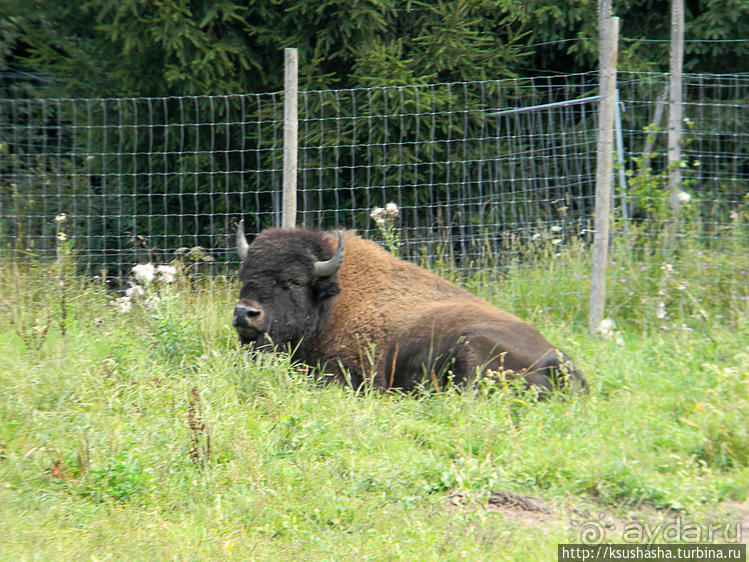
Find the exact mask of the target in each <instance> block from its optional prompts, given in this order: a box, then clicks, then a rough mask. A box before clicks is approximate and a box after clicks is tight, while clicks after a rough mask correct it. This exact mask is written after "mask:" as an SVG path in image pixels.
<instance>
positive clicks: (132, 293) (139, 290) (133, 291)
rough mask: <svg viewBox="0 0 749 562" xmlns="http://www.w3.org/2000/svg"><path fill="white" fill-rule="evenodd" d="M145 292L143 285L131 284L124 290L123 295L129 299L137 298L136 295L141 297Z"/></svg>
mask: <svg viewBox="0 0 749 562" xmlns="http://www.w3.org/2000/svg"><path fill="white" fill-rule="evenodd" d="M145 294H146V292H145V291H144V290H143V287H141V286H140V285H133V286H132V287H128V288H127V290H126V291H125V296H127V297H129V298H131V299H137V298H138V297H142V296H143V295H145Z"/></svg>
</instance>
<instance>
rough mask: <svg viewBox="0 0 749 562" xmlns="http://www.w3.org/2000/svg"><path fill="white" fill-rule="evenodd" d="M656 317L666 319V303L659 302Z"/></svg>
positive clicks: (656, 306) (656, 307)
mask: <svg viewBox="0 0 749 562" xmlns="http://www.w3.org/2000/svg"><path fill="white" fill-rule="evenodd" d="M655 317H656V318H659V319H663V318H665V317H666V303H664V302H663V301H658V304H656V305H655Z"/></svg>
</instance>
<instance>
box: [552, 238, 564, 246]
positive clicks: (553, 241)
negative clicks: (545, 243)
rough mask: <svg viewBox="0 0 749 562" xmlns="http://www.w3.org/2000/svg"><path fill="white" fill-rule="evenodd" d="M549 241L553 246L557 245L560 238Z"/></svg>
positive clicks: (559, 242) (560, 240)
mask: <svg viewBox="0 0 749 562" xmlns="http://www.w3.org/2000/svg"><path fill="white" fill-rule="evenodd" d="M551 243H552V244H554V245H555V246H559V244H561V243H562V239H561V238H554V240H552V241H551Z"/></svg>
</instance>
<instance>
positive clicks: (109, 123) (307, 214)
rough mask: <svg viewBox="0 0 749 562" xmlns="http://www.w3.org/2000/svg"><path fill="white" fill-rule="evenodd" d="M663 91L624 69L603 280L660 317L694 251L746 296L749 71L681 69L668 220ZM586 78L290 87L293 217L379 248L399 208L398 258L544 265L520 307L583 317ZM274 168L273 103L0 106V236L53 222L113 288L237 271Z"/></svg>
mask: <svg viewBox="0 0 749 562" xmlns="http://www.w3.org/2000/svg"><path fill="white" fill-rule="evenodd" d="M667 83H668V77H667V75H664V74H644V75H643V74H629V73H620V74H619V88H620V97H621V100H622V105H623V110H624V111H623V112H622V127H623V139H624V146H625V148H624V155H623V159H622V161H623V166H624V167H625V170H626V172H627V184H626V185H625V186H620V189H619V192H618V193H617V198H616V209H615V213H614V214H615V219H616V238H615V240H616V242H615V245H617V246H621V247H622V248H623V250H622V251H624V252H626V253H627V255H628V256H629V258H630V259H629V260H628V262H627V263H628V265H627V268H628V269H627V271H622V273H621V274H618V273H616V272H617V264H614V267H613V268H612V276H613V277H612V280H613V285H614V289H613V293H614V295H616V296H615V298H614V300H613V301H612V302H613V304H612V306H616V307H621V308H631V307H637V306H642V305H643V302H645V303H646V304H647V306H652V307H654V314H655V315H656V317H658V315H659V310H660V309H659V306H660V303H661V301H663V300H664V299H665V298H666V295H665V294H663V291H664V290H665V291H666V293H668V291H669V290H671V289H670V287H666V286H665V285H664V283H665V282H664V278H665V277H664V275H665V274H664V271H665V270H663V269H661V268H662V267H665V265H668V266H669V267H671V268H672V270H673V271H676V272H677V273H678V272H679V267H678V266H679V263H680V262H679V260H682V261H684V260H685V259H686V258H684V257H683V256H685V255H686V256H688V254H689V250H693V253H694V254H696V256H698V255H699V254H698V253H699V252H703V255H704V252H713V253H715V252H718V251H720V255H721V256H723V258H724V259H720V260H718V259H715V260H712V261H710V264H711V265H710V266H709V267H708V269H705V268H704V267H702V270H700V263H699V262H700V260H699V259H698V258H697V257H695V260H694V263H693V264H692V263H691V262H689V263H690V264H691V265H690V266H689V267H690V270H691V269H692V268H696V269H695V270H694V271H692V272H691V273H690V281H691V282H692V283H693V285H692V286H694V284H696V285H699V284H710V285H711V286H716V284H718V283H720V284H722V285H721V286H720V288H719V290H718V291H717V292H716V291H713V292H711V297H710V298H713V297H714V298H717V299H729V300H730V299H734V300H735V299H741V298H743V297H745V296H746V295H747V278H746V271H747V269H749V264H747V260H748V258H747V248H746V230H745V227H744V224H745V223H746V219H747V216H746V213H747V204H748V203H749V202H748V201H747V185H748V182H749V156H748V155H749V150H747V149H748V148H749V132H748V131H747V130H746V126H745V123H746V122H747V121H748V120H747V117H749V115H747V112H748V110H749V77H747V76H744V75H735V76H723V75H687V76H685V100H686V103H685V107H684V115H686V116H687V122H686V127H685V146H684V149H683V155H684V166H685V168H684V177H685V185H686V188H685V189H686V191H687V192H688V193H690V194H691V196H692V198H693V199H692V201H690V202H689V204H688V205H687V206H685V207H684V211H683V212H680V213H679V214H678V215H677V214H674V213H673V212H670V211H669V209H668V206H667V204H666V203H665V202H666V201H667V197H664V193H665V186H666V179H665V176H666V174H667V169H666V168H667V167H666V164H665V152H666V151H665V148H664V146H665V136H666V132H665V127H664V125H662V123H665V120H664V119H663V118H661V117H659V115H663V113H664V111H663V110H662V104H663V100H664V99H666V98H665V95H664V92H665V87H666V86H667ZM597 86H598V77H597V74H596V73H591V74H579V75H568V76H553V77H543V78H532V79H527V78H524V79H511V80H496V81H484V82H467V83H450V84H433V85H419V86H397V87H382V88H361V89H351V90H329V91H306V92H300V94H299V196H298V197H299V200H298V208H299V220H298V222H299V223H300V224H301V225H304V226H307V227H313V228H342V227H343V228H353V229H357V230H358V231H359V232H361V233H362V234H363V235H364V236H366V237H371V238H376V239H379V238H381V234H380V232H379V231H378V229H377V226H376V224H375V222H374V221H373V220H372V218H371V216H370V213H371V211H372V210H373V208H375V207H384V206H385V205H386V204H387V203H395V204H396V205H397V206H398V208H399V218H398V223H397V225H396V226H397V228H398V231H399V234H400V242H401V247H400V254H401V256H402V257H405V258H406V259H410V260H414V261H417V262H419V263H422V264H424V265H429V266H431V267H433V268H436V269H438V270H442V271H443V272H448V273H450V274H452V275H455V276H456V277H457V278H458V279H460V280H462V281H464V282H466V283H469V282H471V281H472V280H476V279H478V278H480V279H482V280H484V281H486V280H490V281H496V280H498V279H501V278H506V277H507V274H508V271H509V270H510V269H512V268H515V269H518V268H519V269H522V268H523V266H524V265H530V264H531V263H536V262H537V261H538V260H547V261H548V263H549V264H550V266H549V268H548V270H547V278H546V279H545V280H544V281H545V283H546V289H545V293H544V297H543V299H542V301H543V302H541V303H540V302H538V300H534V301H533V302H527V301H526V299H525V298H524V295H523V294H522V293H523V287H522V285H518V288H517V291H516V293H515V296H514V297H513V299H512V300H513V302H512V307H513V309H516V310H523V309H532V310H536V311H537V310H539V307H542V308H548V306H566V307H568V308H569V307H573V306H575V305H574V304H573V303H575V302H577V303H578V304H577V306H578V307H579V306H580V305H579V303H582V302H585V303H587V291H588V288H589V287H588V285H586V283H587V280H586V271H585V270H584V268H576V269H575V270H574V271H571V270H569V269H564V268H561V269H558V270H557V271H558V274H559V275H560V276H563V277H564V281H563V282H562V280H561V278H559V277H556V278H555V274H554V273H553V272H554V271H555V270H554V267H557V266H556V265H554V264H556V263H562V262H564V260H565V259H566V256H567V255H568V254H569V253H570V252H577V253H578V254H579V255H581V256H582V259H583V260H584V259H585V251H586V249H587V244H588V242H589V241H590V240H589V235H590V224H591V219H592V216H591V215H592V211H593V195H594V182H595V158H596V155H595V141H596V134H597V105H596V103H595V102H594V101H592V100H589V101H584V102H581V101H579V100H581V99H582V100H585V99H588V98H591V97H592V96H595V94H596V93H597ZM282 167H283V95H282V94H280V93H269V94H246V95H227V96H200V97H187V96H186V97H174V98H137V99H135V98H123V99H5V100H0V218H1V221H2V225H1V226H0V229H1V230H0V236H1V240H0V244H2V248H3V250H4V251H6V252H7V254H8V256H9V258H7V259H8V260H9V261H10V262H11V263H18V264H21V263H30V262H33V261H35V260H44V259H46V258H50V257H52V256H54V255H55V252H56V248H57V246H58V244H59V240H58V239H57V236H58V235H59V234H60V223H59V222H55V217H57V216H59V215H61V214H63V213H64V214H65V215H66V219H67V220H66V221H65V223H64V224H65V232H64V234H65V235H66V236H67V237H69V238H70V240H71V241H72V243H73V246H74V249H75V254H76V261H77V264H78V266H79V271H80V274H81V275H86V276H94V275H100V274H101V272H102V270H106V272H107V274H106V276H107V277H108V278H109V279H111V280H113V281H115V283H116V282H117V280H120V284H119V286H120V287H122V286H124V283H125V280H126V278H127V276H128V274H129V272H130V270H131V268H132V266H133V265H135V264H136V263H139V262H142V261H145V260H148V261H156V262H161V263H165V262H168V261H170V260H171V259H173V258H174V256H175V255H184V254H187V255H190V256H193V257H194V258H195V259H198V258H199V257H203V258H204V257H206V256H207V257H210V259H211V260H212V261H210V262H204V265H203V266H201V267H202V272H203V273H205V274H207V275H226V274H231V273H233V272H234V270H235V268H236V265H237V263H236V258H235V253H234V247H233V234H234V228H235V225H236V223H237V221H238V219H239V218H242V217H243V218H244V219H245V223H246V229H247V231H248V233H250V234H251V233H252V232H259V231H260V230H262V229H264V228H267V227H269V226H277V225H280V222H281V219H280V213H281V183H282ZM623 205H626V207H623ZM624 208H627V209H628V212H627V213H626V214H625V216H626V220H624V217H623V214H622V209H624ZM689 241H697V242H698V244H693V245H691V246H689V244H688V242H689ZM687 246H689V247H688V248H687ZM652 256H657V259H653V258H652ZM620 259H621V258H620ZM613 260H614V261H617V254H614V258H613ZM669 260H670V261H669ZM702 261H703V266H704V263H706V260H702ZM632 264H639V265H638V266H637V267H635V266H633V265H632ZM693 266H694V267H693ZM619 267H621V266H619ZM710 268H712V269H710ZM716 268H717V269H716ZM682 270H683V268H682ZM718 270H719V271H718ZM625 273H626V275H624V274H625ZM666 273H668V272H666ZM672 277H673V276H672ZM674 279H676V277H674ZM718 279H720V281H717V280H718ZM565 295H566V296H567V297H569V296H570V295H572V296H573V297H574V298H572V299H570V298H565ZM693 296H694V295H693ZM694 298H697V297H696V296H694ZM549 303H551V304H549ZM664 306H665V305H664Z"/></svg>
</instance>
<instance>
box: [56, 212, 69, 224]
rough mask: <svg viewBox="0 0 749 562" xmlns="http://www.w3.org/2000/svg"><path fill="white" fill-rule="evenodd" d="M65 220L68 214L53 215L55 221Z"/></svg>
mask: <svg viewBox="0 0 749 562" xmlns="http://www.w3.org/2000/svg"><path fill="white" fill-rule="evenodd" d="M66 220H68V215H66V214H65V213H60V214H59V215H57V216H56V217H55V222H57V223H60V222H65V221H66Z"/></svg>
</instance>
